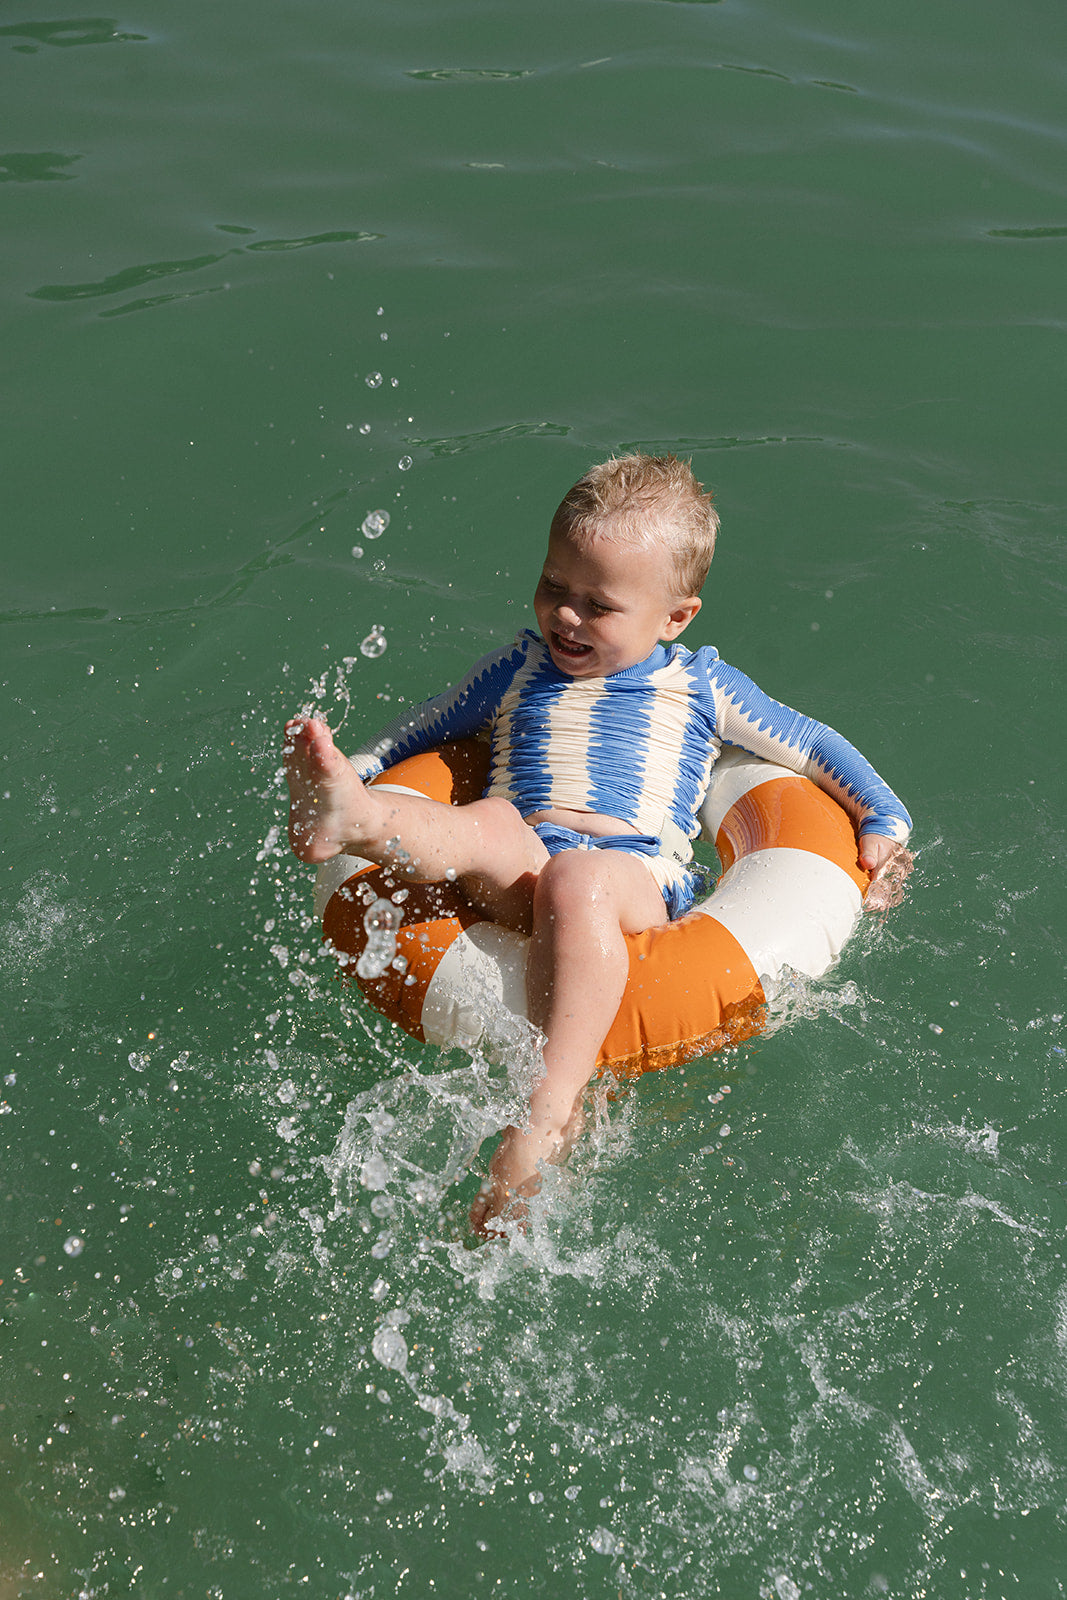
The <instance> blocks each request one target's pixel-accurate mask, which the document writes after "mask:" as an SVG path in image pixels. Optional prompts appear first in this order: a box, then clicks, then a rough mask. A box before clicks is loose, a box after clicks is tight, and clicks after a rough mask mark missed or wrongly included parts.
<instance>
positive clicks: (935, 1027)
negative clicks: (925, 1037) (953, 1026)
mask: <svg viewBox="0 0 1067 1600" xmlns="http://www.w3.org/2000/svg"><path fill="white" fill-rule="evenodd" d="M944 1031H945V1030H944V1028H943V1027H942V1026H941V1024H940V1023H939V1022H931V1024H930V1032H931V1033H944Z"/></svg>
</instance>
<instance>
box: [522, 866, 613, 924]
mask: <svg viewBox="0 0 1067 1600" xmlns="http://www.w3.org/2000/svg"><path fill="white" fill-rule="evenodd" d="M599 867H600V861H599V859H598V857H597V856H595V855H594V854H593V852H592V851H591V850H561V851H560V852H559V854H558V855H554V856H549V858H548V860H547V861H546V862H545V864H544V866H543V867H542V868H541V871H540V874H539V876H538V879H537V890H536V895H535V906H536V909H537V910H538V912H542V911H543V912H545V913H547V914H548V915H550V916H551V915H564V914H565V915H568V916H572V915H574V914H575V912H578V913H579V914H580V913H581V912H583V911H587V910H588V909H589V908H590V907H591V906H592V905H594V904H595V902H596V900H597V898H598V896H597V888H598V882H599V879H600V876H601V874H600V872H599V870H598V868H599Z"/></svg>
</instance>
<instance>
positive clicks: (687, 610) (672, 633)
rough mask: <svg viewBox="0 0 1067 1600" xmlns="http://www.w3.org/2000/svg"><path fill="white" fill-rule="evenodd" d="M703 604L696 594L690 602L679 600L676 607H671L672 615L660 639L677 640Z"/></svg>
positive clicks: (690, 598)
mask: <svg viewBox="0 0 1067 1600" xmlns="http://www.w3.org/2000/svg"><path fill="white" fill-rule="evenodd" d="M701 604H702V602H701V601H700V600H699V599H698V598H697V596H696V595H695V594H691V595H690V596H689V598H688V600H679V601H678V604H677V605H676V606H672V607H671V610H670V614H669V616H668V618H667V626H666V627H665V628H664V630H663V632H662V633H661V634H660V638H661V639H677V637H678V635H679V634H680V633H681V632H682V630H683V629H684V628H688V626H689V624H690V623H691V622H692V620H693V618H694V617H695V616H696V614H697V612H698V611H699V610H700V607H701Z"/></svg>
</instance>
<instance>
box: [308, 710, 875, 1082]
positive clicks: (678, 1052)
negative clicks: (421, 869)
mask: <svg viewBox="0 0 1067 1600" xmlns="http://www.w3.org/2000/svg"><path fill="white" fill-rule="evenodd" d="M487 769H488V751H487V748H486V746H484V745H481V744H478V743H476V742H474V741H467V742H464V743H461V744H451V745H443V746H441V747H440V748H439V749H436V750H433V751H430V752H427V753H426V754H424V755H418V756H412V757H410V758H409V759H408V760H406V761H402V762H400V763H399V764H398V765H397V766H395V767H391V768H390V769H389V770H388V771H387V772H385V773H383V774H381V775H380V776H379V777H377V778H375V779H374V780H373V781H374V783H375V784H376V785H377V786H378V787H382V788H386V789H389V790H392V791H394V792H397V793H413V794H421V795H426V796H427V797H428V798H430V799H432V800H442V801H446V802H449V803H451V804H453V805H462V804H464V803H466V802H469V801H471V800H475V799H477V798H478V797H479V796H480V795H481V793H482V788H483V785H484V781H485V774H486V771H487ZM700 821H701V836H702V837H703V838H704V839H707V840H710V841H712V842H713V843H714V845H715V848H716V850H717V851H718V854H719V859H720V861H721V862H722V866H723V874H722V877H721V878H720V879H719V882H718V884H717V885H716V887H715V890H714V892H713V893H712V894H710V895H709V896H708V897H707V899H705V900H702V901H699V902H698V903H697V904H696V905H695V906H694V908H693V910H692V911H690V912H689V913H688V915H686V916H684V917H681V918H680V919H679V920H678V921H677V922H671V923H667V924H666V925H665V926H663V927H658V928H652V929H650V930H649V931H648V932H646V933H641V934H633V935H629V936H627V944H628V946H629V952H630V976H629V981H628V983H627V987H626V992H625V994H624V996H623V1000H622V1004H621V1006H620V1007H619V1012H618V1015H617V1016H616V1018H615V1021H614V1022H613V1023H612V1025H611V1028H610V1029H609V1031H608V1035H607V1037H606V1039H605V1040H604V1043H603V1045H602V1047H601V1050H600V1056H599V1058H598V1066H599V1068H600V1069H604V1068H608V1067H610V1068H611V1070H612V1071H613V1072H614V1073H616V1074H617V1075H623V1074H632V1073H636V1072H645V1071H649V1070H652V1069H655V1068H659V1067H667V1066H672V1065H674V1064H675V1063H677V1062H680V1061H687V1060H689V1059H691V1058H692V1057H694V1056H700V1055H707V1054H709V1053H710V1052H711V1051H713V1050H718V1049H722V1048H723V1047H724V1046H726V1045H731V1044H736V1043H738V1042H739V1041H740V1040H742V1039H745V1038H748V1037H750V1036H751V1035H752V1034H754V1033H757V1032H759V1030H760V1028H761V1026H762V1023H763V1016H764V1013H765V1008H766V1000H767V997H768V995H769V994H770V993H773V991H774V989H775V988H776V987H777V985H778V982H779V980H780V978H781V975H782V970H783V968H786V967H788V968H790V969H792V970H793V971H794V972H799V973H803V974H805V975H807V976H808V977H812V978H816V977H819V976H821V974H822V973H824V972H825V971H826V970H827V969H828V968H829V967H830V966H831V965H832V963H833V962H834V961H835V960H836V959H837V956H838V954H839V953H840V951H841V949H842V947H843V945H844V944H845V941H846V940H847V939H848V937H849V935H850V934H851V932H852V930H853V928H854V927H855V924H856V920H857V918H858V916H859V912H860V908H861V906H862V903H863V896H864V894H865V893H866V890H867V887H868V881H869V880H868V876H867V874H866V873H865V872H863V871H862V870H861V869H860V868H859V866H858V865H857V861H856V835H855V832H854V830H853V826H852V822H851V820H850V819H849V817H848V815H847V813H846V812H844V811H843V810H842V809H841V807H840V806H838V805H837V803H836V802H835V801H834V800H831V799H830V797H829V795H826V794H824V793H823V791H822V790H821V789H819V788H817V787H816V785H815V784H813V783H811V782H810V781H809V780H808V779H807V778H801V777H798V776H797V774H796V773H794V772H790V771H789V770H788V769H787V768H785V767H779V766H773V765H771V764H770V763H769V762H766V761H760V760H757V759H756V757H754V756H750V755H748V754H746V753H745V752H744V751H741V750H736V749H732V748H730V747H724V749H723V753H722V755H721V757H720V759H719V761H718V762H717V763H716V765H715V769H714V772H713V775H712V781H711V785H710V788H709V790H708V794H707V797H706V799H705V801H704V804H703V806H702V807H701V811H700ZM403 888H407V889H408V893H407V895H406V896H404V897H403V900H402V905H401V910H402V912H403V920H402V923H401V926H400V928H399V929H398V931H397V935H396V940H397V956H398V957H399V960H397V961H396V962H395V963H394V964H393V965H391V966H389V967H388V968H387V969H386V970H385V972H384V973H383V974H382V975H381V976H380V977H377V978H362V977H359V976H356V982H357V983H358V984H359V986H360V988H361V989H362V990H363V993H364V994H365V996H366V997H367V999H368V1001H369V1002H370V1004H371V1005H372V1006H374V1007H375V1008H376V1009H377V1010H378V1011H380V1012H382V1013H383V1014H384V1015H385V1016H387V1017H389V1018H390V1019H391V1020H392V1021H394V1022H396V1023H399V1025H400V1027H402V1028H403V1029H404V1030H405V1031H406V1032H407V1033H410V1034H411V1035H412V1036H413V1037H414V1038H416V1039H419V1040H422V1041H425V1042H426V1043H428V1044H434V1045H439V1046H445V1047H447V1046H450V1045H462V1046H463V1047H465V1048H468V1049H469V1048H472V1047H473V1046H474V1045H475V1044H477V1043H478V1041H479V1040H481V1039H482V1038H483V1037H484V1036H485V1035H486V1033H487V1031H488V1032H489V1033H490V1034H491V1032H492V1029H493V1018H494V1017H496V1018H499V1017H500V1016H501V1014H502V1010H501V1008H506V1011H508V1012H512V1013H515V1014H517V1015H519V1016H525V1015H526V990H525V970H526V945H527V940H526V938H525V937H524V936H523V935H521V934H517V933H513V932H511V931H510V930H509V929H506V928H501V927H498V926H497V925H496V924H495V923H492V922H487V921H486V920H485V916H484V913H482V912H480V911H478V910H476V909H475V907H474V906H472V905H471V903H470V901H469V900H468V899H467V898H466V896H465V895H464V894H463V893H462V891H461V890H460V889H459V888H458V887H457V886H456V885H454V884H450V883H435V884H411V885H406V884H405V883H404V881H403V879H402V878H400V876H399V875H398V874H397V873H396V872H395V869H388V870H387V869H384V868H381V867H377V866H374V865H373V864H372V863H371V862H368V861H364V860H362V859H361V858H359V857H357V856H345V855H342V856H334V857H333V858H332V859H331V860H330V861H327V862H325V863H324V865H323V866H321V867H320V868H319V871H318V877H317V881H316V891H315V906H316V915H317V916H320V917H321V918H322V923H323V938H324V940H325V941H326V942H327V944H329V945H331V946H332V947H333V949H334V951H335V952H336V953H337V955H338V958H339V960H340V961H341V963H342V965H343V966H344V967H345V968H346V969H347V971H348V972H350V973H352V974H353V975H355V963H356V961H357V960H358V959H359V957H360V955H361V954H362V952H363V950H364V947H365V944H366V940H367V934H366V932H365V929H364V917H365V915H366V908H367V905H368V904H369V903H370V901H371V900H372V899H375V898H377V897H379V896H380V897H384V898H390V897H391V896H392V895H393V894H394V893H395V892H396V891H397V890H398V889H403Z"/></svg>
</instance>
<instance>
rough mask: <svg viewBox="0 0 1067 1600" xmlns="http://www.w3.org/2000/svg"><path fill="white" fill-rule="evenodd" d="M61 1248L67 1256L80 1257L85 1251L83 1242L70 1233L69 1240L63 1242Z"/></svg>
mask: <svg viewBox="0 0 1067 1600" xmlns="http://www.w3.org/2000/svg"><path fill="white" fill-rule="evenodd" d="M63 1248H64V1250H65V1251H66V1252H67V1254H68V1256H80V1255H81V1253H82V1251H83V1250H84V1249H85V1240H84V1239H80V1238H79V1237H78V1235H77V1234H76V1233H72V1234H71V1236H70V1238H69V1239H67V1240H65V1241H64V1244H63Z"/></svg>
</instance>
